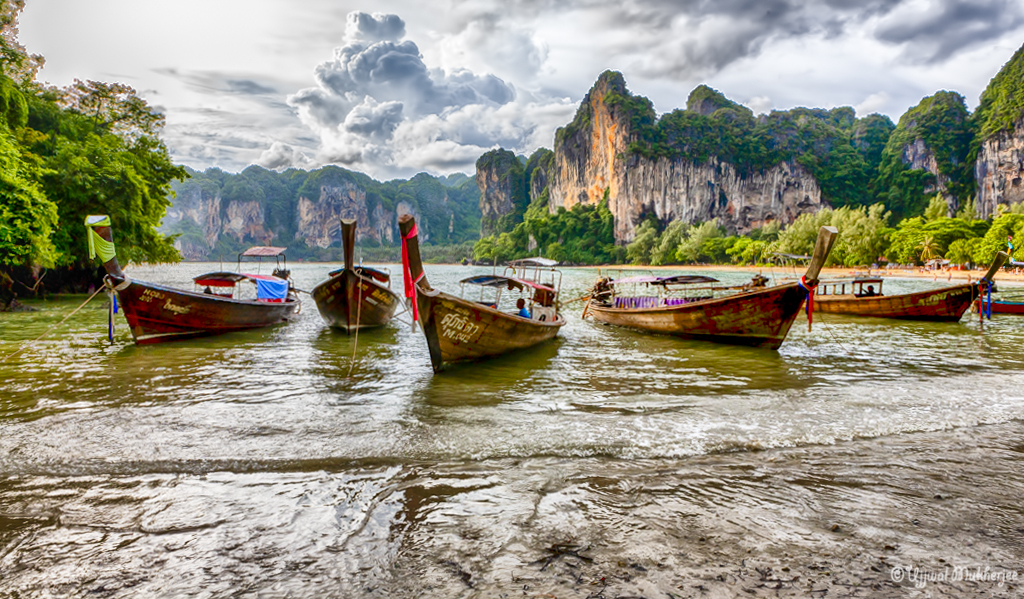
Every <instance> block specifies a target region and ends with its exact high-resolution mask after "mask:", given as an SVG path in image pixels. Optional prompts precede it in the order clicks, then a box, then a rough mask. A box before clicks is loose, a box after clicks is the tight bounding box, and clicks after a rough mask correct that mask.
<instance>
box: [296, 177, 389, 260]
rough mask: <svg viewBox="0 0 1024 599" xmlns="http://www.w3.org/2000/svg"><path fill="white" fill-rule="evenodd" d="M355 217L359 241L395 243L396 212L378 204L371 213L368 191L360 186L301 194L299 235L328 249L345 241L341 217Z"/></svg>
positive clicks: (343, 185)
mask: <svg viewBox="0 0 1024 599" xmlns="http://www.w3.org/2000/svg"><path fill="white" fill-rule="evenodd" d="M343 218H346V219H348V218H353V219H355V220H356V222H357V227H356V241H357V242H358V241H362V240H366V239H372V240H373V241H375V242H377V243H380V242H381V241H382V240H383V241H385V242H387V243H391V242H392V241H393V239H394V234H393V228H394V227H393V221H394V214H393V213H391V212H389V211H387V210H384V208H383V207H382V206H381V205H380V204H377V206H376V208H375V209H374V210H373V212H372V213H371V212H369V210H368V208H367V203H366V191H365V190H363V189H362V188H361V187H359V186H358V185H355V184H352V183H344V184H342V185H341V186H322V187H321V188H320V196H319V197H318V198H315V199H310V198H307V197H305V196H300V197H299V203H298V208H297V214H296V223H297V225H298V232H299V233H298V235H297V237H301V238H302V239H304V240H305V242H306V245H309V246H316V247H322V248H326V247H329V246H330V245H331V244H335V243H340V242H341V219H343Z"/></svg>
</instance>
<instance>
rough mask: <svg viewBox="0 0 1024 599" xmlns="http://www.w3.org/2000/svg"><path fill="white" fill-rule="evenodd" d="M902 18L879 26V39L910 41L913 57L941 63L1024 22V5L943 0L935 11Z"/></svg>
mask: <svg viewBox="0 0 1024 599" xmlns="http://www.w3.org/2000/svg"><path fill="white" fill-rule="evenodd" d="M900 17H901V18H900V19H899V21H898V22H894V23H889V24H886V25H883V26H881V27H879V29H878V31H877V36H878V39H880V40H882V41H885V42H889V43H894V44H906V45H907V46H908V52H909V53H910V55H911V56H914V57H919V58H921V59H923V60H925V61H926V62H939V61H942V60H945V59H947V58H949V57H950V56H952V55H953V54H955V53H956V52H957V51H959V50H961V49H963V48H966V47H970V46H972V45H974V44H976V43H979V42H986V41H990V40H993V39H996V38H998V37H999V36H1001V35H1003V34H1004V33H1008V32H1010V31H1013V30H1014V29H1016V28H1017V27H1019V26H1020V25H1021V24H1022V23H1024V7H1022V5H1021V3H1020V2H1019V1H1017V0H942V1H940V2H937V3H936V6H934V9H933V10H930V11H928V12H925V13H919V14H905V15H904V14H901V15H900Z"/></svg>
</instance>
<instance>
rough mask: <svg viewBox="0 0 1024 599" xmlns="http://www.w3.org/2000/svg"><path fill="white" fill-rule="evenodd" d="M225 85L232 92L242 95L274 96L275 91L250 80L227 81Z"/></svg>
mask: <svg viewBox="0 0 1024 599" xmlns="http://www.w3.org/2000/svg"><path fill="white" fill-rule="evenodd" d="M225 83H226V84H227V86H228V89H230V90H231V91H233V92H239V93H243V94H253V95H263V94H276V93H277V90H276V89H274V88H272V87H269V86H266V85H262V84H260V83H257V82H255V81H253V80H251V79H227V80H225Z"/></svg>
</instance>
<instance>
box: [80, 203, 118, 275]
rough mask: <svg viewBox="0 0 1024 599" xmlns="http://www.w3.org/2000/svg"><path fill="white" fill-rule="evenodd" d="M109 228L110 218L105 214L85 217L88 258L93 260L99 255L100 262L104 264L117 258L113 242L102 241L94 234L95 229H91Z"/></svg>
mask: <svg viewBox="0 0 1024 599" xmlns="http://www.w3.org/2000/svg"><path fill="white" fill-rule="evenodd" d="M109 226H110V217H109V216H107V215H105V214H104V215H93V216H87V217H85V227H86V230H88V231H89V233H88V237H89V258H95V257H96V256H97V255H99V257H100V260H102V261H103V262H105V263H106V262H109V261H111V260H113V259H114V258H116V257H117V252H116V251H115V250H114V242H112V241H107V240H106V239H103V238H102V237H100V234H99V233H97V232H96V229H93V227H109Z"/></svg>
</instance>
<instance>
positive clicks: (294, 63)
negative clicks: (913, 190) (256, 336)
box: [21, 0, 1024, 179]
mask: <svg viewBox="0 0 1024 599" xmlns="http://www.w3.org/2000/svg"><path fill="white" fill-rule="evenodd" d="M21 42H22V43H23V44H24V45H25V46H26V47H27V48H28V50H29V51H31V52H34V53H38V54H42V55H43V56H44V57H45V58H46V66H45V68H44V69H43V70H42V72H41V73H40V78H41V79H42V80H44V81H48V82H50V83H52V84H55V85H60V86H63V85H67V84H69V83H71V82H72V81H73V80H74V79H75V78H80V79H94V80H102V81H120V82H123V83H127V84H129V85H132V86H133V87H135V88H136V89H137V90H139V92H140V93H141V95H142V96H143V97H145V98H146V99H147V100H148V101H149V102H150V103H151V104H152V105H154V106H157V107H159V109H160V110H162V111H163V112H164V113H165V114H166V115H167V127H166V129H165V139H166V141H167V144H168V146H169V147H170V149H171V152H172V154H173V156H174V158H175V159H176V160H177V161H178V162H180V163H183V164H187V165H189V166H192V167H194V168H198V169H204V168H206V167H209V166H217V167H220V168H222V169H224V170H227V171H232V172H235V171H239V170H241V169H243V168H245V167H246V166H247V165H249V164H253V163H256V164H262V165H264V166H267V167H269V168H285V167H288V166H298V167H304V168H311V167H316V166H320V165H323V164H337V165H340V166H343V167H346V168H351V169H354V170H359V171H363V172H366V173H368V174H370V175H372V176H374V177H377V178H380V179H386V178H391V177H397V176H401V177H406V176H409V175H411V174H414V173H417V172H420V171H428V172H431V173H434V174H447V173H451V172H456V171H461V172H472V170H473V163H474V162H475V161H476V158H477V157H479V155H480V154H482V153H483V152H485V151H487V150H488V149H491V148H494V147H498V146H501V147H504V148H509V149H513V150H515V151H517V152H520V153H526V154H528V153H530V152H532V151H533V150H535V149H536V148H538V147H542V146H543V147H551V145H552V141H553V136H554V131H555V129H556V128H557V127H559V126H561V125H564V124H565V123H567V122H568V121H569V120H570V119H571V118H572V115H573V114H574V112H575V110H576V106H577V105H578V103H579V101H580V100H581V99H582V98H583V96H584V95H585V94H586V92H587V91H588V90H589V89H590V86H591V85H592V84H593V83H594V81H595V79H596V78H597V76H598V75H599V74H600V73H601V72H602V71H604V70H606V69H615V70H619V71H621V72H622V73H623V75H624V76H625V78H626V82H627V85H628V86H629V87H630V89H631V90H632V91H633V92H634V93H637V94H641V95H645V96H647V97H649V98H650V99H651V100H652V101H653V102H654V105H655V108H656V110H657V111H658V112H659V113H662V112H667V111H670V110H672V109H674V108H677V107H682V106H685V104H686V97H687V96H688V95H689V92H690V91H691V90H692V89H693V88H694V87H696V86H697V85H699V84H701V83H706V84H708V85H710V86H712V87H714V88H715V89H718V90H719V91H721V92H722V93H724V94H725V95H726V96H728V97H729V98H731V99H732V100H734V101H737V102H740V103H742V104H745V105H747V106H749V107H750V108H751V109H753V110H754V111H755V112H757V113H762V112H767V111H770V110H772V109H789V108H793V107H796V106H810V107H824V108H832V107H835V106H853V107H855V108H856V109H857V113H858V115H859V116H864V115H867V114H870V113H872V112H880V113H882V114H886V115H888V116H889V117H890V118H892V119H893V121H894V122H895V121H898V119H899V117H900V115H901V114H903V112H905V111H906V110H907V108H909V107H911V106H913V105H915V104H917V103H918V102H919V101H920V100H921V98H922V97H924V96H927V95H931V94H933V93H935V92H936V91H938V90H942V89H948V90H954V91H958V92H960V93H961V94H963V95H964V96H965V97H966V99H967V103H968V106H969V107H970V108H971V109H972V110H973V109H974V108H975V107H976V106H977V103H978V96H979V95H980V93H981V92H982V90H983V89H984V88H985V86H986V85H987V84H988V82H989V80H990V79H991V78H992V77H993V76H994V75H995V74H996V73H997V72H998V70H999V69H1000V67H1001V66H1002V65H1003V64H1004V63H1005V62H1006V61H1007V60H1009V58H1010V57H1011V56H1012V55H1013V53H1014V52H1015V51H1016V50H1017V48H1019V47H1020V46H1021V44H1022V43H1024V3H1022V2H1020V0H615V1H613V2H605V1H598V0H565V1H558V0H466V1H459V0H435V1H433V2H420V1H415V2H414V1H405V0H377V1H375V2H351V1H349V0H302V1H301V2H296V1H292V2H286V1H284V0H88V1H83V0H27V2H26V8H25V11H24V13H23V14H22V17H21Z"/></svg>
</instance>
